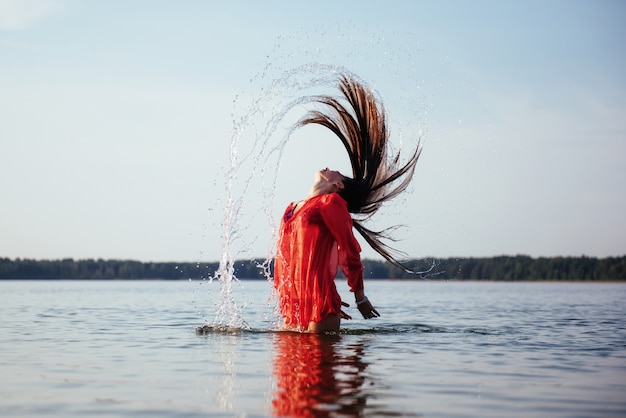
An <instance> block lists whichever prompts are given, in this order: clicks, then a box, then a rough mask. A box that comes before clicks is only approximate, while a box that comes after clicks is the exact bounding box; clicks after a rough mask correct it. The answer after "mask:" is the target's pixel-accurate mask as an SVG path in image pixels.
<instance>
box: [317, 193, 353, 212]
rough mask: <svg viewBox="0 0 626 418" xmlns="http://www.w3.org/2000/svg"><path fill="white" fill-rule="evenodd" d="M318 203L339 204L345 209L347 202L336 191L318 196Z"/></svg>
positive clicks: (325, 204) (334, 205) (331, 205)
mask: <svg viewBox="0 0 626 418" xmlns="http://www.w3.org/2000/svg"><path fill="white" fill-rule="evenodd" d="M320 204H321V205H323V206H330V207H336V206H341V207H345V208H346V209H347V207H348V202H346V201H345V200H344V199H343V197H341V196H339V194H338V193H328V194H324V195H322V196H321V197H320Z"/></svg>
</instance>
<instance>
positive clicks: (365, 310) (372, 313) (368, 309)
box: [356, 296, 380, 319]
mask: <svg viewBox="0 0 626 418" xmlns="http://www.w3.org/2000/svg"><path fill="white" fill-rule="evenodd" d="M356 307H357V309H358V310H359V312H361V315H363V318H365V319H370V318H376V317H379V316H380V314H379V313H378V311H377V310H376V308H374V306H373V305H372V303H371V302H370V301H369V299H368V298H367V296H363V299H361V300H358V301H357V302H356Z"/></svg>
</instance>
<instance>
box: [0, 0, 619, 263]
mask: <svg viewBox="0 0 626 418" xmlns="http://www.w3.org/2000/svg"><path fill="white" fill-rule="evenodd" d="M625 22H626V3H625V2H623V1H608V0H604V1H570V0H567V1H549V2H542V1H516V2H509V1H473V2H466V1H442V2H434V1H432V2H426V1H408V0H407V1H390V2H381V1H340V2H337V1H318V2H297V1H296V2H288V1H266V2H260V1H259V2H257V1H219V2H217V1H215V2H213V1H181V2H171V1H152V0H151V1H148V0H145V1H78V0H65V1H63V0H21V1H19V0H0V186H1V187H2V201H1V202H2V203H1V205H0V257H11V258H14V257H20V258H53V259H54V258H62V257H73V258H124V259H139V260H144V261H148V260H154V261H165V260H174V261H196V260H207V261H213V260H218V259H219V257H220V254H221V251H222V244H221V238H220V236H221V234H222V221H223V208H224V204H225V203H224V202H225V200H226V198H225V191H224V186H223V185H224V178H225V170H226V167H227V166H228V150H229V146H230V141H231V137H232V133H233V125H234V121H238V120H239V119H240V118H241V116H242V115H243V114H245V112H246V109H248V107H247V106H248V105H249V103H250V100H251V99H253V98H255V97H259V96H260V95H261V94H262V93H263V92H266V91H267V90H266V89H267V88H268V87H269V85H270V83H271V81H272V80H273V79H274V78H276V77H279V76H280V75H281V74H282V72H283V71H284V70H289V69H292V68H294V67H297V66H300V65H304V64H308V63H310V62H318V63H322V64H332V65H340V66H344V67H346V68H347V69H349V70H350V71H352V72H354V73H356V74H357V75H358V76H360V77H361V78H362V79H364V80H365V81H367V82H368V83H370V85H372V86H373V87H374V88H375V89H376V91H377V92H378V94H379V95H380V97H381V98H382V99H383V101H384V102H385V104H386V105H387V107H388V111H389V114H390V120H391V121H392V133H393V134H395V136H394V137H393V138H394V140H398V138H400V139H401V140H402V141H401V142H402V144H404V145H405V146H412V145H414V144H415V138H416V137H417V136H418V135H419V134H420V132H421V135H422V140H423V147H424V148H423V153H422V156H421V160H420V162H419V164H418V169H417V171H416V175H415V181H414V183H413V186H412V188H411V190H410V191H409V193H407V195H405V196H404V197H402V198H401V199H399V200H398V201H397V202H396V203H395V204H394V203H392V204H390V205H388V206H386V207H384V208H383V212H382V213H381V216H380V217H379V219H378V220H376V221H375V222H380V223H379V224H377V225H380V226H388V225H391V224H396V223H402V224H404V225H405V227H404V228H403V229H400V230H399V231H398V234H397V235H398V238H400V239H401V240H400V241H399V242H398V243H397V247H398V248H399V249H400V250H403V251H404V252H406V253H407V254H408V255H409V256H410V257H412V258H421V257H427V256H437V257H454V256H492V255H500V254H510V255H514V254H528V255H532V256H555V255H565V256H568V255H572V256H578V255H583V254H584V255H589V256H599V257H605V256H612V255H623V254H626V222H624V215H623V214H624V213H626V190H625V189H626V187H625V186H624V181H625V180H626V77H625V76H624V74H625V73H626V72H625V71H624V68H626V48H624V44H625V41H626V29H625V28H626V26H625V25H624V23H625ZM262 104H263V103H262ZM260 110H263V113H262V114H255V115H254V117H253V122H255V123H256V125H255V124H252V125H251V126H249V127H247V128H248V131H254V130H255V129H258V127H259V126H258V125H259V124H262V123H263V122H264V120H269V118H270V117H271V115H272V110H273V109H272V108H271V107H270V106H269V103H268V108H263V109H260ZM297 112H298V109H296V113H297ZM298 116H299V115H298ZM281 129H282V128H281ZM281 132H282V131H281V130H280V129H279V130H278V131H277V133H278V135H279V136H280V135H282V134H281ZM240 145H241V147H240V148H242V149H241V150H240V152H242V153H245V152H246V147H249V146H250V143H248V142H246V141H245V140H244V141H242V143H241V144H240ZM344 158H345V156H344V155H343V151H342V150H341V149H340V148H338V141H334V140H333V139H332V138H330V137H327V135H326V134H325V133H324V132H321V130H318V129H315V128H310V129H309V128H306V129H304V130H302V131H301V132H298V133H297V135H295V136H294V137H292V139H291V140H290V142H289V143H288V144H287V146H286V147H285V155H284V156H283V159H282V160H281V168H280V171H279V172H278V177H277V178H276V186H275V195H274V197H273V200H272V199H271V198H270V197H268V195H267V193H266V192H267V189H265V188H264V187H268V186H267V181H269V180H268V179H267V178H265V179H263V180H262V182H265V183H262V184H265V186H263V185H261V186H259V184H261V183H255V181H253V182H251V183H250V187H251V188H252V190H250V191H249V192H247V193H246V196H245V198H244V201H245V203H244V206H245V207H246V208H249V209H250V210H251V211H256V212H262V211H263V209H264V210H265V211H266V213H265V215H264V216H262V217H256V218H255V217H250V218H248V217H246V216H247V215H244V216H243V217H242V218H241V219H239V220H238V222H240V225H239V230H238V232H239V233H240V238H239V239H240V243H239V244H238V246H237V248H235V250H234V251H235V256H237V257H238V256H241V257H246V258H247V257H250V256H253V257H261V258H262V257H265V256H266V255H268V252H269V251H270V249H271V245H270V242H271V228H272V225H271V224H270V222H269V219H276V220H277V219H278V217H279V216H280V213H281V211H282V208H283V207H284V206H285V205H286V204H287V202H288V201H289V200H298V199H301V198H303V197H304V196H305V195H306V193H307V191H308V187H309V185H310V182H311V179H312V175H313V172H314V171H315V170H316V169H318V168H322V167H324V166H331V167H336V168H339V169H342V170H344V171H345V161H344ZM243 168H244V169H245V168H246V167H243ZM272 168H273V166H272ZM255 176H256V175H255ZM241 178H245V175H243V174H240V177H239V179H240V180H241ZM270 189H271V188H270ZM237 192H238V190H237V189H235V194H236V193H237ZM264 197H268V199H264ZM266 201H270V204H266V203H267V202H266ZM363 246H364V247H365V244H364V245H363ZM364 256H365V257H373V256H374V253H373V252H372V251H371V250H368V249H365V248H364Z"/></svg>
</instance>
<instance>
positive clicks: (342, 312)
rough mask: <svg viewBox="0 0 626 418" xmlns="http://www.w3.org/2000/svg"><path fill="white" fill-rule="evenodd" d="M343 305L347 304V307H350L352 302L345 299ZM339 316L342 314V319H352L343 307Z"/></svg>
mask: <svg viewBox="0 0 626 418" xmlns="http://www.w3.org/2000/svg"><path fill="white" fill-rule="evenodd" d="M341 305H342V306H345V307H346V308H348V307H350V304H348V303H346V302H344V301H341ZM339 316H341V319H352V317H351V316H350V315H348V314H347V313H345V312H344V311H343V309H341V310H339Z"/></svg>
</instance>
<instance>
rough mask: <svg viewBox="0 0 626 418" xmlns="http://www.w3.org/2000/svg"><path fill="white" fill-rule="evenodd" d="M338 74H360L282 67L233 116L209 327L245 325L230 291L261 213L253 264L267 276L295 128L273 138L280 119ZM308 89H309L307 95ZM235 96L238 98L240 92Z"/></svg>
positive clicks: (330, 85)
mask: <svg viewBox="0 0 626 418" xmlns="http://www.w3.org/2000/svg"><path fill="white" fill-rule="evenodd" d="M340 74H344V75H348V76H350V77H354V78H356V79H359V77H358V76H357V75H356V74H354V73H352V72H350V71H349V70H347V69H345V68H343V67H341V66H336V65H325V64H319V63H310V64H306V65H302V66H299V67H297V68H294V69H291V70H289V71H285V72H284V73H283V74H282V75H281V76H280V77H279V78H277V79H275V80H274V81H272V82H271V84H270V85H269V87H268V88H265V89H263V91H262V94H261V95H260V96H258V97H257V98H253V99H252V100H251V102H250V103H249V104H248V105H247V107H246V108H245V109H244V111H243V114H242V116H241V117H240V118H239V119H238V120H235V121H234V126H233V131H232V136H231V140H230V150H229V159H228V164H229V165H228V167H227V169H226V176H225V183H224V186H225V192H226V199H225V205H224V215H223V220H222V235H221V240H222V254H221V258H220V262H219V267H218V269H217V271H216V272H215V274H214V275H213V276H212V277H211V278H210V281H214V280H217V281H218V282H219V285H220V295H219V301H218V302H217V309H216V313H215V318H214V319H213V322H212V324H211V325H210V326H208V327H209V328H213V329H239V328H247V327H248V326H247V324H246V322H245V321H244V319H243V305H242V304H240V303H238V302H237V300H236V297H235V294H234V292H233V287H234V286H236V285H237V284H238V283H239V279H238V278H237V277H236V274H235V260H236V259H237V258H243V257H242V255H243V254H245V252H246V249H247V247H249V242H248V241H247V240H249V239H253V240H254V237H250V236H249V235H248V234H246V232H248V228H249V226H250V225H251V224H252V223H254V222H255V220H257V218H258V216H259V215H260V214H261V213H262V214H264V215H265V217H266V219H265V221H264V222H265V223H266V224H267V225H269V229H270V231H271V237H269V239H268V244H269V248H268V253H267V257H266V259H265V260H263V261H262V262H259V263H258V267H259V268H260V269H262V271H263V273H264V274H265V276H266V278H267V279H268V280H271V269H270V261H269V260H270V259H271V255H272V254H273V242H274V241H275V235H276V230H277V228H276V223H275V220H274V216H275V214H274V213H273V210H272V207H273V204H274V198H275V190H276V178H277V174H278V171H279V169H280V166H281V160H282V156H283V152H284V148H285V145H286V144H287V142H288V141H289V139H290V138H291V136H292V134H293V133H294V131H295V128H294V127H293V123H291V124H290V126H288V127H286V128H285V131H286V132H285V134H284V135H282V137H279V138H276V136H277V131H278V130H279V129H280V128H281V127H283V126H284V125H283V123H286V124H288V125H289V122H288V121H287V120H288V119H289V116H290V115H289V114H290V112H291V111H292V110H293V109H294V108H296V107H299V106H301V105H305V104H306V103H309V102H311V101H312V99H313V98H314V97H315V96H317V95H319V94H320V91H319V90H320V89H319V88H320V87H327V88H335V87H336V84H337V79H338V76H339V75H340ZM361 82H363V81H361ZM363 83H364V82H363ZM364 84H365V83H364ZM309 91H311V93H310V94H307V92H309ZM235 100H239V97H237V98H236V99H235ZM268 115H269V116H268ZM297 116H298V117H300V116H301V114H298V115H297ZM259 119H261V121H259ZM257 182H259V184H257ZM253 185H254V186H256V187H254V186H253ZM260 201H262V202H264V204H263V208H262V209H263V210H262V211H259V210H258V209H259V208H258V207H257V208H256V210H253V211H252V212H251V213H246V215H250V218H249V219H248V218H245V219H244V211H246V210H250V208H249V207H248V206H247V205H248V204H250V203H249V202H260ZM253 209H254V208H253Z"/></svg>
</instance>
